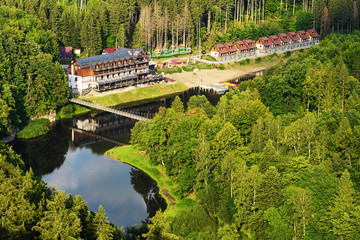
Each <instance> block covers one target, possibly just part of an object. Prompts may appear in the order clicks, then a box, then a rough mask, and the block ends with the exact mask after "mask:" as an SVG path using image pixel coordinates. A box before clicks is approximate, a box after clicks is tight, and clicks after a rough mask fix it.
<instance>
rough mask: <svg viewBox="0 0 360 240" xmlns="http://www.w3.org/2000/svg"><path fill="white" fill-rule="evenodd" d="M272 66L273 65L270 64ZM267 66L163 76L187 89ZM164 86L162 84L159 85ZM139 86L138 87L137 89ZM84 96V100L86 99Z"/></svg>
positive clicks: (102, 94) (99, 95)
mask: <svg viewBox="0 0 360 240" xmlns="http://www.w3.org/2000/svg"><path fill="white" fill-rule="evenodd" d="M270 65H273V64H270ZM268 67H269V66H261V67H260V66H249V65H248V66H242V67H239V69H227V70H217V69H203V70H199V71H198V72H197V73H196V74H194V73H193V72H182V73H173V74H166V75H165V76H166V77H168V78H170V79H173V80H175V82H168V83H166V84H173V83H176V82H179V83H183V84H184V85H186V87H188V88H193V87H197V86H200V85H207V84H213V83H218V82H223V81H229V80H233V79H236V78H237V77H240V76H243V75H246V74H249V73H252V72H257V71H261V70H264V69H266V68H268ZM161 84H164V83H161ZM144 86H145V85H144ZM139 87H141V86H138V88H139ZM135 88H136V87H134V86H132V87H126V88H120V89H114V90H110V91H105V92H97V91H94V90H92V91H91V92H90V93H89V94H87V95H86V96H91V95H92V96H94V97H103V96H106V95H109V94H116V93H120V92H126V91H131V90H133V89H135ZM86 96H85V98H86Z"/></svg>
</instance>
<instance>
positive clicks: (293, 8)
mask: <svg viewBox="0 0 360 240" xmlns="http://www.w3.org/2000/svg"><path fill="white" fill-rule="evenodd" d="M294 15H295V0H294V5H293V16H294Z"/></svg>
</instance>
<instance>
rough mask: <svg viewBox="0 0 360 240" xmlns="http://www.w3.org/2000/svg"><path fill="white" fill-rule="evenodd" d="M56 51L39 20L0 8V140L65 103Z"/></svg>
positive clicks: (51, 36)
mask: <svg viewBox="0 0 360 240" xmlns="http://www.w3.org/2000/svg"><path fill="white" fill-rule="evenodd" d="M0 5H1V4H0ZM58 47H59V44H58V39H57V36H56V35H55V34H54V33H53V32H51V31H50V30H46V29H44V28H42V27H41V21H40V20H38V19H36V18H35V17H33V16H30V15H26V14H25V12H24V11H22V10H18V9H15V8H9V7H6V6H0V136H2V135H4V134H6V133H7V132H11V131H13V130H14V129H15V128H16V127H18V126H20V125H21V124H25V123H26V122H27V121H28V119H29V118H30V117H36V116H39V115H44V114H47V113H49V111H50V110H56V109H58V108H59V107H61V106H63V105H64V104H66V103H67V97H68V88H67V80H66V77H65V74H64V70H63V68H62V67H61V65H60V64H59V63H58V62H57V61H56V60H58V58H59V49H58Z"/></svg>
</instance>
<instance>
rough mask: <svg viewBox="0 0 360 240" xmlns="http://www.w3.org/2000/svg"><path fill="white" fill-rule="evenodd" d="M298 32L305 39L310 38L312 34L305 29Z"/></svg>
mask: <svg viewBox="0 0 360 240" xmlns="http://www.w3.org/2000/svg"><path fill="white" fill-rule="evenodd" d="M296 33H297V34H298V35H299V36H300V37H301V38H302V39H304V40H307V39H309V38H310V36H309V35H308V34H307V33H306V32H305V31H304V30H300V31H297V32H296Z"/></svg>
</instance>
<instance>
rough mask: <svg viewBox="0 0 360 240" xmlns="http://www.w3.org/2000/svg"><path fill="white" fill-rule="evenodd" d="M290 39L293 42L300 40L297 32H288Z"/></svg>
mask: <svg viewBox="0 0 360 240" xmlns="http://www.w3.org/2000/svg"><path fill="white" fill-rule="evenodd" d="M288 35H289V37H290V38H291V40H293V41H299V40H300V38H299V37H298V36H297V34H296V33H295V32H288Z"/></svg>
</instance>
